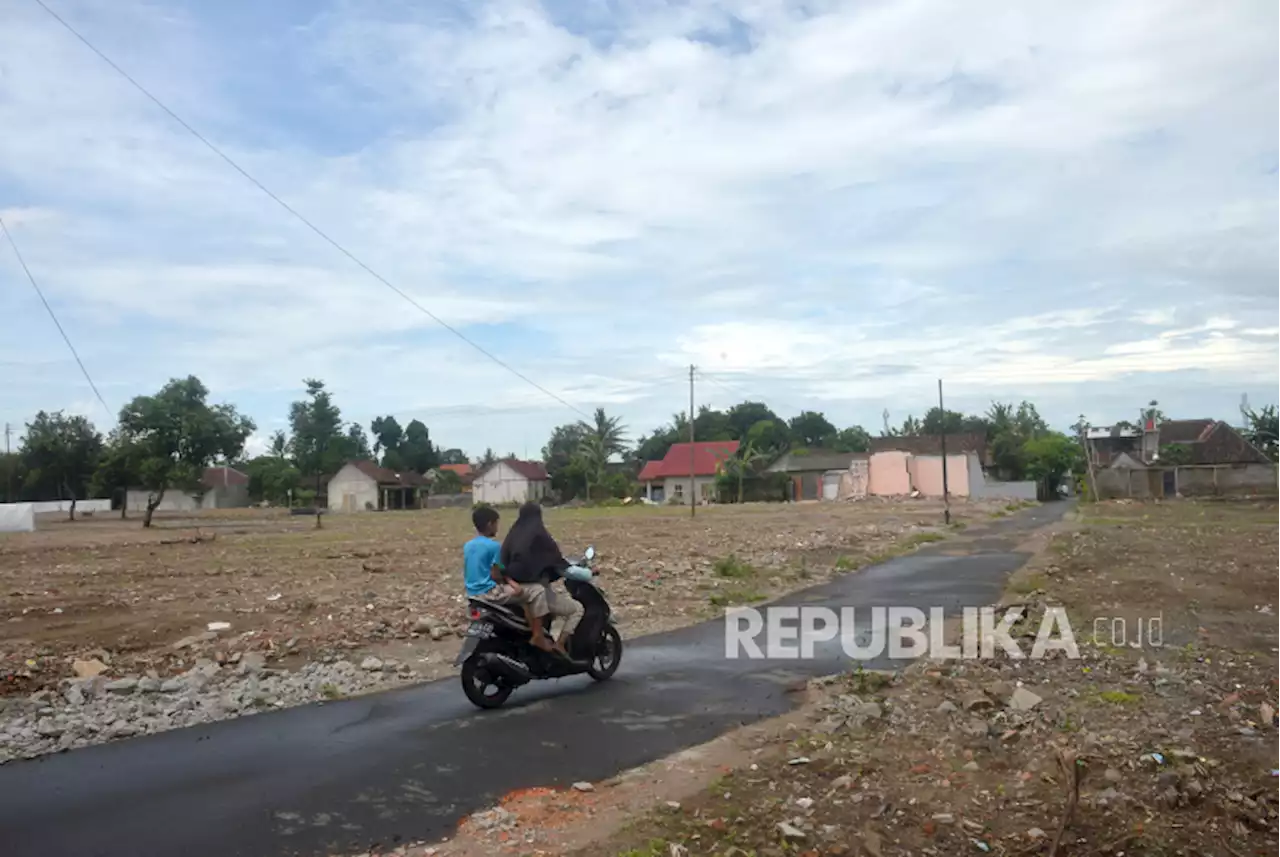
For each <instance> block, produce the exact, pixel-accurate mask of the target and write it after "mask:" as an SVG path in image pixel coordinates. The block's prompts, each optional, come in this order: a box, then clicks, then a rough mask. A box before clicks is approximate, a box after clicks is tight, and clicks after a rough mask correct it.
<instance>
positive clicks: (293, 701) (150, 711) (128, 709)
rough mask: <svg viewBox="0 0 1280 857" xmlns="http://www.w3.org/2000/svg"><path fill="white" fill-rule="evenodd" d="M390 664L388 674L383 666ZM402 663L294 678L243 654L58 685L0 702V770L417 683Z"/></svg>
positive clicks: (322, 670)
mask: <svg viewBox="0 0 1280 857" xmlns="http://www.w3.org/2000/svg"><path fill="white" fill-rule="evenodd" d="M392 666H394V667H396V668H394V669H393V668H391V667H392ZM417 678H418V676H417V673H416V672H415V671H413V670H412V669H410V668H409V667H408V665H396V664H395V662H394V661H389V662H380V668H379V669H378V670H376V671H374V670H370V669H368V668H367V667H366V668H364V669H361V668H360V667H357V666H356V665H355V664H353V663H351V662H350V661H345V660H339V661H334V662H332V663H309V664H307V665H305V666H303V667H302V668H301V669H299V670H297V671H295V672H288V671H284V670H272V669H267V668H266V659H265V658H264V657H262V656H261V655H258V654H256V653H255V654H246V655H245V656H244V657H243V658H241V660H240V662H239V663H238V664H234V665H230V666H228V667H225V668H223V667H219V666H218V664H217V663H215V662H213V661H209V660H202V661H199V662H197V663H196V665H195V666H194V667H193V668H191V669H190V670H188V671H187V672H185V673H183V674H182V675H181V676H176V677H173V678H168V679H165V680H161V679H159V678H157V677H156V676H142V677H132V676H127V677H123V678H118V679H108V678H106V677H104V676H101V675H92V676H86V677H84V678H69V679H64V680H63V682H62V684H61V686H60V687H59V692H58V693H55V692H53V691H52V690H51V689H45V690H41V691H39V692H37V693H33V694H32V695H31V696H30V697H27V698H14V697H10V698H7V699H0V764H3V763H5V762H10V761H14V760H17V759H28V758H34V757H37V756H42V755H45V754H47V753H56V752H60V751H62V750H70V749H73V748H76V747H84V746H88V745H90V744H101V743H104V742H106V741H113V740H116V739H120V738H128V737H132V736H135V735H147V734H150V733H154V732H163V731H165V730H168V729H177V728H181V727H184V726H194V725H197V724H200V723H212V722H214V721H216V720H225V719H228V718H232V717H242V716H247V715H251V714H258V713H260V712H263V711H270V710H273V709H278V708H285V707H288V706H294V705H304V704H306V703H310V702H318V701H321V700H326V699H330V700H331V699H338V698H341V697H345V696H353V695H356V694H361V693H365V692H368V691H372V690H380V689H385V688H387V687H392V686H396V685H399V684H404V683H406V682H409V681H413V680H415V679H417Z"/></svg>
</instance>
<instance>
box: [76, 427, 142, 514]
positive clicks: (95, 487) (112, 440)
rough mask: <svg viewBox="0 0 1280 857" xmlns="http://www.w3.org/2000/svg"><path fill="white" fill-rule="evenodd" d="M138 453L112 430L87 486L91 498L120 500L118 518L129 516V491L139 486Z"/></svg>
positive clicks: (139, 456)
mask: <svg viewBox="0 0 1280 857" xmlns="http://www.w3.org/2000/svg"><path fill="white" fill-rule="evenodd" d="M142 452H143V451H142V450H141V449H139V448H138V447H137V445H135V444H133V443H132V442H130V441H129V440H128V439H127V438H125V437H124V436H123V435H121V433H120V430H119V429H116V430H115V431H114V432H112V433H111V436H110V437H108V438H107V443H106V447H105V448H104V449H103V452H102V455H101V456H100V458H99V460H98V469H97V470H96V471H95V472H94V474H93V479H92V480H91V482H90V485H89V488H90V491H91V492H92V493H94V494H107V495H110V496H112V497H117V496H118V497H119V498H120V518H121V519H122V520H123V519H124V518H126V517H128V514H129V503H128V499H129V488H130V487H131V486H135V485H141V484H142V476H141V472H142V471H141V468H140V462H141V460H142Z"/></svg>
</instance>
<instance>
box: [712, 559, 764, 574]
mask: <svg viewBox="0 0 1280 857" xmlns="http://www.w3.org/2000/svg"><path fill="white" fill-rule="evenodd" d="M711 569H712V571H714V572H715V574H716V577H723V578H727V579H730V580H742V579H743V578H747V577H755V574H756V570H755V568H754V567H753V566H752V565H750V564H749V563H745V562H743V561H742V560H740V559H738V558H737V557H736V556H734V555H733V554H729V555H728V556H722V557H720V559H718V560H716V561H715V564H714V565H712V566H711Z"/></svg>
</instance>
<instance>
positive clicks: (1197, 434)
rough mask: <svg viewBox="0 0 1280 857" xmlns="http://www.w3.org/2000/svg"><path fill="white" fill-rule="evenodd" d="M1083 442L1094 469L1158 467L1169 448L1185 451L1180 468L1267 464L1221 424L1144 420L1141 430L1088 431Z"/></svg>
mask: <svg viewBox="0 0 1280 857" xmlns="http://www.w3.org/2000/svg"><path fill="white" fill-rule="evenodd" d="M1085 441H1086V443H1087V446H1088V448H1089V455H1090V458H1091V459H1092V461H1093V465H1094V466H1095V467H1117V466H1132V465H1133V463H1135V462H1137V463H1140V464H1142V465H1146V466H1151V465H1159V464H1160V450H1161V449H1163V448H1164V447H1167V446H1170V445H1173V446H1182V447H1186V450H1187V453H1186V458H1185V460H1180V461H1178V462H1177V464H1178V465H1180V466H1187V465H1216V464H1266V463H1268V459H1267V457H1266V455H1264V454H1263V452H1262V450H1260V449H1258V448H1257V447H1256V446H1254V445H1253V444H1252V443H1250V442H1249V441H1248V440H1246V439H1245V437H1244V436H1243V435H1241V434H1240V432H1239V431H1237V430H1236V429H1234V428H1232V427H1231V426H1229V425H1227V424H1226V423H1225V422H1223V421H1222V420H1213V419H1197V420H1165V421H1163V422H1160V423H1156V422H1154V421H1151V420H1148V421H1147V423H1146V424H1145V425H1144V426H1143V427H1142V428H1141V429H1136V428H1129V427H1128V426H1107V427H1102V428H1091V429H1089V430H1088V431H1087V432H1086V433H1085Z"/></svg>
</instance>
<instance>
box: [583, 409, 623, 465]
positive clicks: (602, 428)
mask: <svg viewBox="0 0 1280 857" xmlns="http://www.w3.org/2000/svg"><path fill="white" fill-rule="evenodd" d="M579 425H580V426H581V427H582V429H583V430H584V431H585V432H586V434H588V435H591V436H593V437H595V438H597V439H598V441H599V444H598V446H599V447H600V448H601V449H603V450H604V451H605V452H607V453H608V455H609V456H610V457H612V456H614V455H622V454H623V453H625V452H626V451H627V427H626V426H624V425H623V424H622V421H621V420H620V419H619V418H618V417H611V416H608V415H607V414H605V412H604V408H596V412H595V414H594V415H593V419H592V421H591V422H589V423H588V422H585V421H583V422H581V423H579Z"/></svg>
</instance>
